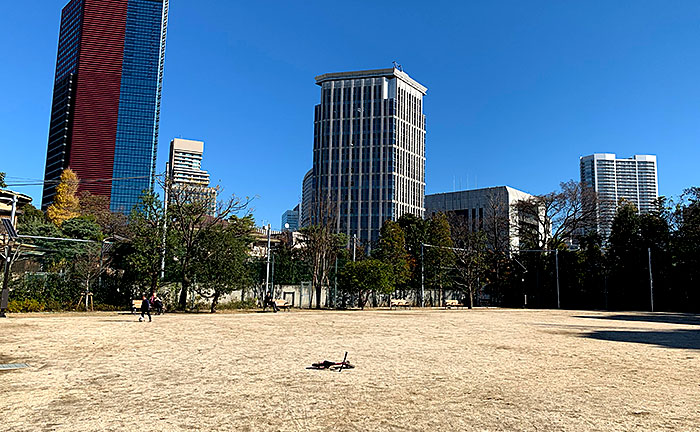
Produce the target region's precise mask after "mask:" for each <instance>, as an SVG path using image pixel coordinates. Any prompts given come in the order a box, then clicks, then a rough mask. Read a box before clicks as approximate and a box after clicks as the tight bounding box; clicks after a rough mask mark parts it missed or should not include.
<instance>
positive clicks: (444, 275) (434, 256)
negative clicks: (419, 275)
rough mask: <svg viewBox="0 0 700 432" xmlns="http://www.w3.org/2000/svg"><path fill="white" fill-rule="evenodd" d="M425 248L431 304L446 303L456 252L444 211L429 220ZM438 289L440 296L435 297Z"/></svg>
mask: <svg viewBox="0 0 700 432" xmlns="http://www.w3.org/2000/svg"><path fill="white" fill-rule="evenodd" d="M426 243H427V244H428V245H429V246H428V247H426V248H425V251H424V259H425V283H426V286H428V287H430V288H431V290H430V294H429V301H430V304H431V305H436V304H442V303H444V297H445V288H446V287H448V286H451V283H452V281H451V277H450V273H451V272H452V269H453V267H454V252H453V251H452V250H451V249H450V248H452V247H453V246H454V245H453V242H452V236H451V233H450V224H449V223H448V221H447V216H445V214H444V213H437V214H436V215H434V216H433V217H432V218H430V220H429V221H428V227H427V230H426ZM434 290H437V295H438V298H433V291H434Z"/></svg>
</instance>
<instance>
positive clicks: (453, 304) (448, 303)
mask: <svg viewBox="0 0 700 432" xmlns="http://www.w3.org/2000/svg"><path fill="white" fill-rule="evenodd" d="M463 307H464V305H463V304H462V303H460V302H459V300H445V309H452V308H463Z"/></svg>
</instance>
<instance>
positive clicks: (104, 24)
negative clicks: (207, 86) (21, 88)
mask: <svg viewBox="0 0 700 432" xmlns="http://www.w3.org/2000/svg"><path fill="white" fill-rule="evenodd" d="M167 17H168V0H119V1H106V0H71V1H70V2H69V3H68V4H67V5H66V6H65V7H64V8H63V11H62V13H61V31H60V36H59V44H58V55H57V59H56V74H55V81H54V93H53V101H52V110H51V122H50V126H49V140H48V149H47V155H46V171H45V175H44V180H45V182H44V185H45V186H44V192H43V199H42V207H43V208H46V207H48V206H49V205H50V204H51V203H52V202H53V198H54V195H55V187H56V183H57V180H58V178H59V177H60V175H61V173H62V171H63V170H64V169H66V168H71V169H73V170H74V171H75V172H76V174H77V175H78V177H79V178H80V179H81V183H80V185H79V190H80V191H81V192H83V191H86V192H90V193H92V194H95V195H101V196H105V197H108V198H109V200H110V208H111V210H112V211H118V212H123V213H129V212H130V211H131V209H132V208H133V207H134V206H135V205H136V204H137V203H138V201H139V197H140V196H141V194H142V193H143V191H144V190H147V189H152V188H153V183H154V174H155V160H156V149H157V142H158V123H159V115H160V99H161V89H162V80H163V62H164V54H165V36H166V28H167ZM116 179H118V180H116Z"/></svg>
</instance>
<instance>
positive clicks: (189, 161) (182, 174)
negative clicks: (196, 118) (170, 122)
mask: <svg viewBox="0 0 700 432" xmlns="http://www.w3.org/2000/svg"><path fill="white" fill-rule="evenodd" d="M203 155H204V142H202V141H193V140H186V139H181V138H175V139H173V140H172V141H171V142H170V157H169V158H168V167H167V170H166V171H167V173H168V178H169V179H170V181H171V188H172V190H173V191H174V192H176V193H177V192H185V193H187V194H188V195H192V196H193V197H194V199H197V200H201V201H204V202H206V203H207V206H209V208H210V209H211V214H214V213H216V196H217V190H216V188H212V187H209V173H208V172H207V171H205V170H203V169H202V157H203Z"/></svg>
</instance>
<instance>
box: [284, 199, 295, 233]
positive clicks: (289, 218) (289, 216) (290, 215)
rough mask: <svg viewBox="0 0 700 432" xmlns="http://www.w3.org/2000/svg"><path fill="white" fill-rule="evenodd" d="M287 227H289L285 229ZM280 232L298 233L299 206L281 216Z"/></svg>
mask: <svg viewBox="0 0 700 432" xmlns="http://www.w3.org/2000/svg"><path fill="white" fill-rule="evenodd" d="M287 225H289V227H287ZM282 231H299V205H298V204H297V206H296V207H294V209H293V210H287V211H286V212H284V213H283V214H282Z"/></svg>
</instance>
